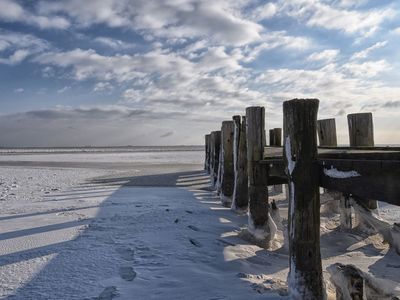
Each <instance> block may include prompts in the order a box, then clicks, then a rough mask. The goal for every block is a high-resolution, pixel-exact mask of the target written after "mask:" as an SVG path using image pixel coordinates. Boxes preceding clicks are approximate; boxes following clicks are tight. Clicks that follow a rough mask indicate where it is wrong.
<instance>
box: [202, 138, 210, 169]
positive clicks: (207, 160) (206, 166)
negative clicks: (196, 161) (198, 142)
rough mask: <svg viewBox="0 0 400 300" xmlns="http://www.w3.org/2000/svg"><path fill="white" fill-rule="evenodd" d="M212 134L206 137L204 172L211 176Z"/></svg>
mask: <svg viewBox="0 0 400 300" xmlns="http://www.w3.org/2000/svg"><path fill="white" fill-rule="evenodd" d="M210 137H211V135H210V134H206V135H205V157H204V170H206V172H207V173H208V174H210Z"/></svg>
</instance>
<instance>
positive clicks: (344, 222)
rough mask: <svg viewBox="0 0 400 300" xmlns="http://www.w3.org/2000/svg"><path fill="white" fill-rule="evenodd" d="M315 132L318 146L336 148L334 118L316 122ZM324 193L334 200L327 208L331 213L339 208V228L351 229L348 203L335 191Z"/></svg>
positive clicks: (325, 191)
mask: <svg viewBox="0 0 400 300" xmlns="http://www.w3.org/2000/svg"><path fill="white" fill-rule="evenodd" d="M317 132H318V140H319V145H320V146H321V147H337V135H336V120H335V119H334V118H332V119H323V120H318V121H317ZM324 193H327V194H330V195H331V196H332V197H333V199H334V200H331V202H330V205H328V206H329V207H330V208H331V209H332V210H333V211H335V210H336V211H337V209H338V208H339V212H340V227H341V228H342V229H349V227H348V226H350V228H351V206H350V205H347V203H348V202H349V201H348V200H346V199H345V198H344V197H345V196H344V195H341V194H340V193H337V192H335V191H329V190H325V189H324ZM335 200H339V201H335ZM338 202H339V203H338Z"/></svg>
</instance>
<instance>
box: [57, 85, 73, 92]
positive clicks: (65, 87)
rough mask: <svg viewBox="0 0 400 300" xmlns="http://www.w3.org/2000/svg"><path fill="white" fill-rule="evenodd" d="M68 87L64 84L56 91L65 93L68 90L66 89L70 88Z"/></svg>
mask: <svg viewBox="0 0 400 300" xmlns="http://www.w3.org/2000/svg"><path fill="white" fill-rule="evenodd" d="M70 89H71V87H70V86H64V87H63V88H61V89H59V90H57V93H58V94H63V93H65V92H66V91H68V90H70Z"/></svg>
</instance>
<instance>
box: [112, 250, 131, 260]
mask: <svg viewBox="0 0 400 300" xmlns="http://www.w3.org/2000/svg"><path fill="white" fill-rule="evenodd" d="M116 250H117V252H118V254H119V255H120V256H121V258H122V259H123V260H126V261H132V260H134V258H135V251H134V250H133V249H132V248H117V249H116Z"/></svg>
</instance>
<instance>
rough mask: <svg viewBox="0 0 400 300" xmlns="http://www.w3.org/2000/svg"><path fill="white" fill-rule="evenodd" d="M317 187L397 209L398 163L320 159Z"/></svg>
mask: <svg viewBox="0 0 400 300" xmlns="http://www.w3.org/2000/svg"><path fill="white" fill-rule="evenodd" d="M318 164H319V178H320V185H321V186H322V187H324V188H326V189H330V190H335V191H339V192H342V193H347V194H352V195H354V196H357V197H360V198H363V199H373V200H379V201H384V202H387V203H390V204H394V205H399V206H400V184H399V182H400V161H399V160H396V161H390V160H345V159H320V160H319V161H318Z"/></svg>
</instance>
